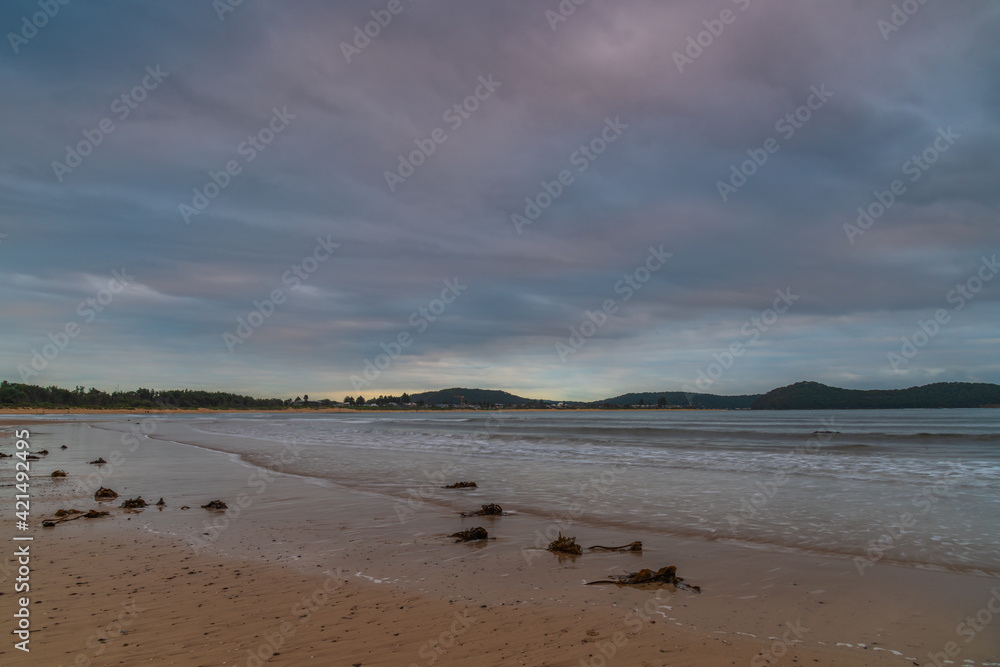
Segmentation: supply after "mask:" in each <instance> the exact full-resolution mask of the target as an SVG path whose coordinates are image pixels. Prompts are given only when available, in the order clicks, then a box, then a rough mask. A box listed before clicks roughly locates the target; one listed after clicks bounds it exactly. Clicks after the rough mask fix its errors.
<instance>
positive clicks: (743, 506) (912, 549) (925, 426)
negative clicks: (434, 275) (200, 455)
mask: <svg viewBox="0 0 1000 667" xmlns="http://www.w3.org/2000/svg"><path fill="white" fill-rule="evenodd" d="M127 419H132V424H131V425H132V426H133V427H135V423H136V422H138V419H137V418H135V417H128V418H121V419H116V420H115V421H117V422H120V423H127ZM164 422H166V423H174V424H176V425H178V426H180V425H181V424H183V425H184V426H186V427H190V428H184V429H183V432H184V435H183V436H177V439H178V440H181V441H184V442H187V443H188V444H196V445H199V446H203V447H206V448H209V449H214V450H218V451H225V452H229V453H234V454H239V455H240V456H241V457H242V458H244V459H245V460H246V461H248V462H251V463H254V464H257V465H265V466H267V465H269V466H273V467H275V468H277V469H280V470H281V471H283V472H287V473H293V474H297V475H300V476H303V477H304V478H307V479H325V480H331V481H336V482H340V483H344V484H348V485H351V486H354V487H360V488H365V489H369V490H373V491H378V492H380V493H387V494H390V495H392V496H396V498H397V500H396V501H394V502H395V510H396V514H397V516H398V518H399V520H400V521H402V522H405V521H406V520H407V519H408V517H410V516H412V514H413V512H414V511H415V510H416V508H419V507H421V506H422V503H425V502H431V503H440V504H445V505H447V506H453V507H456V508H459V509H461V508H464V506H465V505H468V506H470V507H468V509H473V508H475V506H476V505H477V504H478V503H481V502H498V503H500V504H502V505H504V506H505V507H506V508H508V509H513V510H516V511H518V512H522V513H529V514H540V515H544V516H547V517H557V518H562V519H564V520H572V522H587V523H592V524H598V525H601V524H603V525H609V526H611V525H613V526H619V527H635V528H641V529H642V530H644V531H646V532H649V531H654V532H662V533H668V534H678V535H684V536H689V537H699V538H707V539H715V540H720V539H721V540H734V541H737V542H745V543H753V544H758V545H761V546H763V547H771V548H779V549H792V550H804V551H811V552H823V553H834V554H843V555H847V556H851V557H860V558H866V559H868V560H869V561H871V562H876V561H884V562H905V563H910V564H915V565H922V566H933V567H941V568H945V569H952V570H960V571H983V572H987V573H991V574H995V573H998V572H1000V410H905V411H829V412H820V411H803V412H748V411H718V412H714V411H713V412H690V411H676V412H675V411H665V410H657V411H635V412H576V411H565V412H554V411H553V412H516V411H514V412H448V413H431V414H428V413H400V414H391V413H390V414H385V413H367V414H366V413H344V414H340V413H333V414H330V413H322V414H303V415H288V414H232V415H218V416H211V417H204V416H170V417H166V418H165V419H164V420H160V419H159V418H158V417H157V418H156V423H157V424H161V425H164ZM150 428H154V427H150ZM168 430H169V431H170V432H171V434H170V435H169V436H168V435H167V431H168ZM175 435H176V434H174V432H173V430H172V429H165V428H164V427H163V426H160V427H159V434H158V435H156V434H154V437H171V438H172V437H175ZM459 480H476V481H477V482H479V484H480V489H479V490H478V491H474V492H472V493H468V492H466V493H462V494H456V492H454V491H445V490H443V489H441V488H439V487H440V486H441V485H442V484H443V483H445V482H454V481H459ZM462 503H464V505H463V504H462Z"/></svg>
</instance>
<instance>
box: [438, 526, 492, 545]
mask: <svg viewBox="0 0 1000 667" xmlns="http://www.w3.org/2000/svg"><path fill="white" fill-rule="evenodd" d="M448 537H457V538H458V539H457V540H455V541H456V542H473V541H475V540H488V539H489V538H490V534H489V533H487V532H486V529H485V528H480V527H479V526H476V527H475V528H470V529H468V530H463V531H462V532H460V533H452V534H451V535H449V536H448Z"/></svg>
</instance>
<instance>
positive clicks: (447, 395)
mask: <svg viewBox="0 0 1000 667" xmlns="http://www.w3.org/2000/svg"><path fill="white" fill-rule="evenodd" d="M458 396H461V397H462V398H464V399H465V402H466V403H471V404H473V405H475V404H477V403H488V404H489V405H496V404H500V405H524V404H525V403H537V401H536V400H534V399H530V398H522V397H520V396H515V395H514V394H510V393H508V392H506V391H501V390H499V389H465V388H464V387H452V388H451V389H439V390H437V391H425V392H422V393H419V394H411V395H410V400H411V401H413V402H414V403H417V402H419V401H423V402H424V403H426V404H427V405H437V404H439V403H443V404H447V405H451V404H458V403H459V402H460V401H459V399H458V398H456V397H458Z"/></svg>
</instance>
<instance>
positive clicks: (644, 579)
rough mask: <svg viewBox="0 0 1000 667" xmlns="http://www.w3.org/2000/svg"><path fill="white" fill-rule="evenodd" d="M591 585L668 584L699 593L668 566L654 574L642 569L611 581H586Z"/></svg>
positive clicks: (618, 576)
mask: <svg viewBox="0 0 1000 667" xmlns="http://www.w3.org/2000/svg"><path fill="white" fill-rule="evenodd" d="M591 584H615V585H617V586H640V585H642V584H668V585H671V586H676V587H677V588H680V589H684V590H689V591H693V592H695V593H701V586H694V585H692V584H685V583H684V579H683V578H682V577H678V576H677V567H676V566H674V565H670V566H667V567H661V568H660V569H659V570H657V571H656V572H653V571H652V570H649V569H645V568H644V569H642V570H639V571H638V572H631V573H629V574H620V575H617V576H615V577H612V578H611V579H606V580H601V581H588V582H587V585H588V586H590V585H591Z"/></svg>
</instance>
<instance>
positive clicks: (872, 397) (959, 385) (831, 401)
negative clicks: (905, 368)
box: [753, 382, 1000, 410]
mask: <svg viewBox="0 0 1000 667" xmlns="http://www.w3.org/2000/svg"><path fill="white" fill-rule="evenodd" d="M987 406H995V407H1000V385H995V384H983V383H972V382H938V383H935V384H928V385H924V386H922V387H910V388H909V389H885V390H883V389H876V390H869V391H862V390H856V389H839V388H837V387H829V386H827V385H825V384H820V383H818V382H796V383H795V384H793V385H789V386H787V387H780V388H778V389H773V390H771V391H769V392H768V393H766V394H764V395H763V396H761V397H760V398H758V399H757V400H756V401H754V402H753V409H754V410H859V409H860V410H865V409H898V408H982V407H987Z"/></svg>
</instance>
